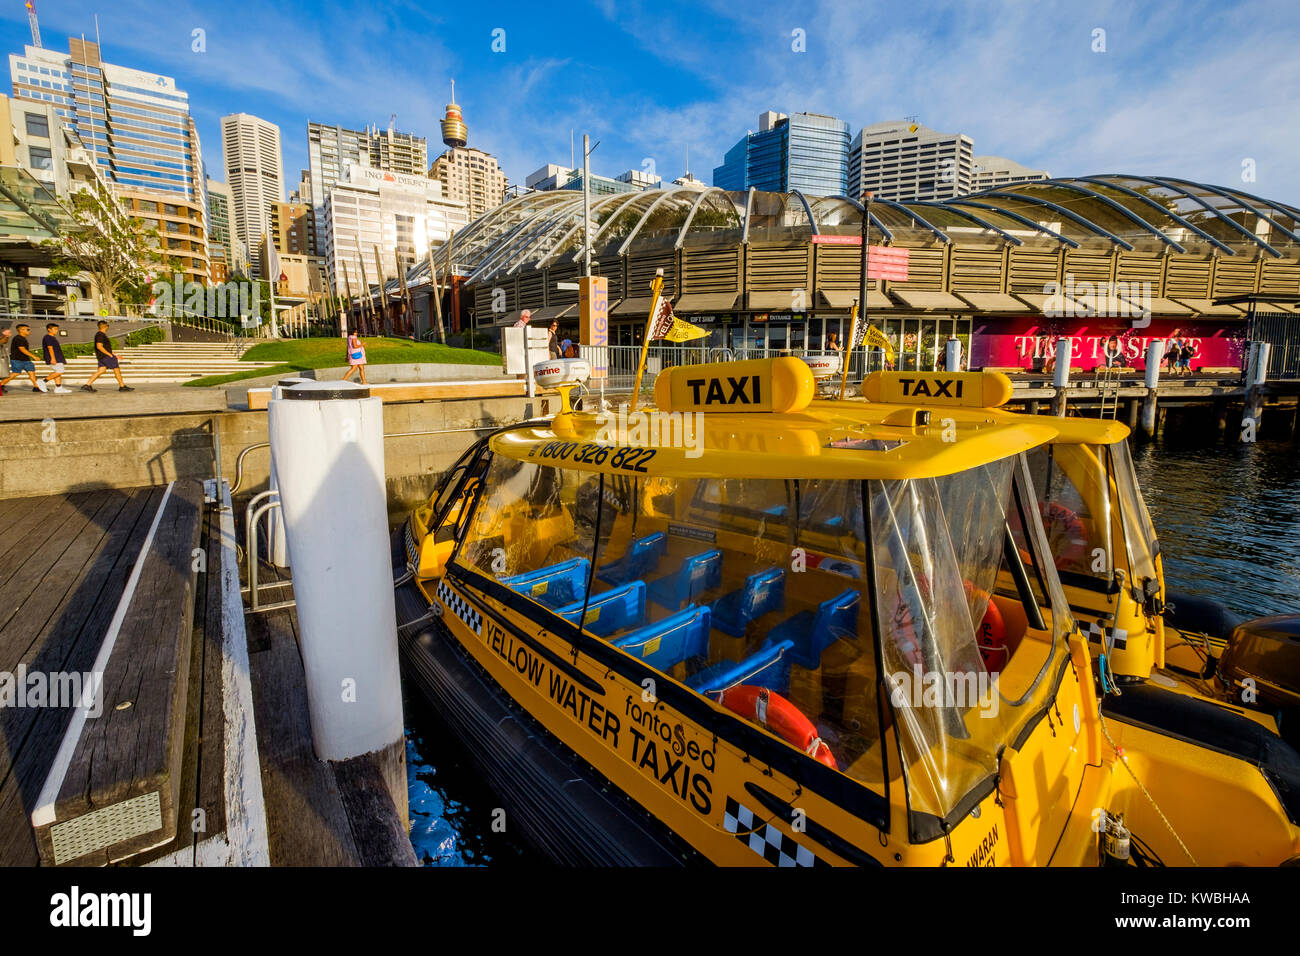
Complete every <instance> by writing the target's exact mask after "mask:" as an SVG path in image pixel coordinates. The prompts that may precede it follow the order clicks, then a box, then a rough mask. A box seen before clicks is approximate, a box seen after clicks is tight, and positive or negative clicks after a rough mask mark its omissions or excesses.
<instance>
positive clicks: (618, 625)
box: [555, 581, 645, 637]
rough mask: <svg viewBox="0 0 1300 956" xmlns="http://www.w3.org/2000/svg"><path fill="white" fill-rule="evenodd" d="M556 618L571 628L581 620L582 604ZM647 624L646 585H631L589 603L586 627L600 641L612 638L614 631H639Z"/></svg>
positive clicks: (596, 596) (559, 610) (560, 611)
mask: <svg viewBox="0 0 1300 956" xmlns="http://www.w3.org/2000/svg"><path fill="white" fill-rule="evenodd" d="M555 613H556V614H558V615H560V617H562V618H564V619H565V620H566V621H568V622H569V623H570V624H577V623H578V618H579V617H581V616H582V602H581V601H574V602H573V603H572V604H566V605H565V606H564V607H562V608H557V609H556V612H555ZM644 622H645V582H644V581H629V582H628V583H627V584H624V585H623V586H622V587H618V588H611V589H610V590H608V591H602V592H601V593H600V594H593V595H592V596H591V600H590V601H588V602H587V619H586V623H585V625H584V627H586V629H587V630H588V631H590V632H591V633H592V634H595V635H596V636H597V637H609V635H611V634H613V633H614V632H615V631H622V630H624V629H626V628H629V627H640V626H641V625H642V624H643V623H644Z"/></svg>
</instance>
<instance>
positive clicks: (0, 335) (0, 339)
mask: <svg viewBox="0 0 1300 956" xmlns="http://www.w3.org/2000/svg"><path fill="white" fill-rule="evenodd" d="M11 335H13V329H0V378H4V377H5V376H7V375H8V374H9V337H10V336H11ZM5 381H8V378H5ZM4 393H5V389H4V386H3V385H0V395H3V394H4Z"/></svg>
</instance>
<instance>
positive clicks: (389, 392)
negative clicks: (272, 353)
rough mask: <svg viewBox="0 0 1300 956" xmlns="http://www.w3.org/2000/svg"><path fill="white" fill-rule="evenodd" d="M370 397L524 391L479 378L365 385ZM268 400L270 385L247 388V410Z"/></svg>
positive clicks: (512, 382)
mask: <svg viewBox="0 0 1300 956" xmlns="http://www.w3.org/2000/svg"><path fill="white" fill-rule="evenodd" d="M369 388H370V395H371V397H373V398H379V399H382V400H383V401H385V402H424V401H430V400H434V399H457V398H510V397H514V396H519V395H526V394H528V387H527V385H525V383H524V381H523V380H522V379H512V378H506V379H479V380H473V381H464V382H380V383H376V384H372V385H370V386H369ZM270 401H271V389H270V388H250V389H249V390H248V407H249V410H250V411H264V410H265V409H266V406H267V405H268V404H269V403H270Z"/></svg>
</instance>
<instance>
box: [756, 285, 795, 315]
mask: <svg viewBox="0 0 1300 956" xmlns="http://www.w3.org/2000/svg"><path fill="white" fill-rule="evenodd" d="M793 303H794V294H793V293H792V292H791V291H790V290H789V289H787V290H785V291H784V292H751V293H750V294H749V307H750V308H751V309H752V310H754V311H755V312H800V311H803V310H802V309H795V308H794V304H793Z"/></svg>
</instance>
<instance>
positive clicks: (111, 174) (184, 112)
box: [9, 38, 203, 205]
mask: <svg viewBox="0 0 1300 956" xmlns="http://www.w3.org/2000/svg"><path fill="white" fill-rule="evenodd" d="M68 49H69V52H68V53H66V54H65V53H60V52H58V51H56V50H49V49H43V48H41V47H34V46H28V47H25V48H24V51H23V54H22V55H21V56H19V55H17V54H11V55H10V57H9V75H10V79H11V80H12V82H13V91H14V97H15V98H17V99H25V100H36V101H38V102H43V103H48V104H51V105H53V107H54V109H55V113H56V115H58V116H59V117H61V118H62V119H64V120H66V121H67V122H69V123H71V124H72V126H73V128H74V130H75V131H76V133H77V135H78V136H79V137H80V139H81V141H82V142H83V143H85V145H86V148H87V149H88V150H90V152H91V155H92V156H93V158H94V161H95V164H96V166H97V167H98V169H99V171H100V173H101V174H102V175H103V177H104V178H105V179H106V180H108V181H110V182H114V183H118V184H120V185H121V186H123V187H124V188H126V189H129V190H132V191H139V190H148V191H157V192H165V193H170V194H173V195H175V196H179V197H181V198H182V199H184V200H187V201H189V202H191V203H199V204H200V205H201V204H202V197H203V182H202V179H203V174H202V163H201V162H200V150H199V143H198V134H197V132H196V131H195V128H194V123H193V121H192V120H191V118H190V112H189V97H188V95H187V94H186V93H185V92H184V91H183V90H179V89H177V88H176V81H175V80H174V79H172V78H171V77H170V76H164V75H162V74H160V73H150V72H147V71H144V70H135V69H131V68H129V67H124V66H117V65H115V64H112V63H105V62H103V61H102V60H101V59H100V57H99V45H98V44H96V43H90V42H87V41H83V40H80V39H76V38H73V39H70V40H69V41H68Z"/></svg>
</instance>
